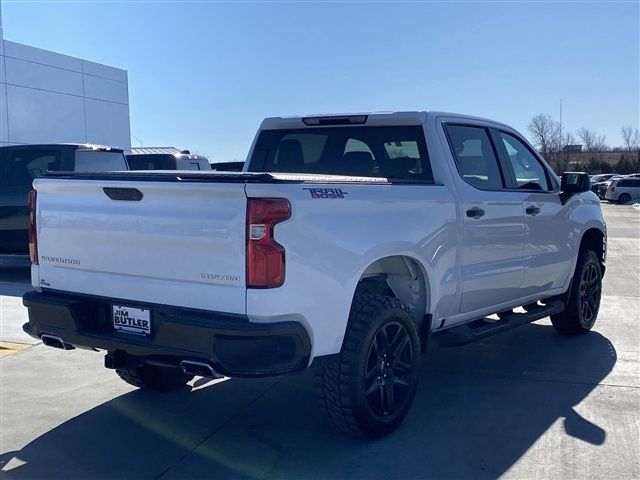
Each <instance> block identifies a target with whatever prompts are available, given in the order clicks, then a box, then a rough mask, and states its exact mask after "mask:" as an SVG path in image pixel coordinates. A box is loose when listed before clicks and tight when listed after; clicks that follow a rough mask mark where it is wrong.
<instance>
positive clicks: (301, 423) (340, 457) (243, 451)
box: [0, 204, 640, 480]
mask: <svg viewBox="0 0 640 480" xmlns="http://www.w3.org/2000/svg"><path fill="white" fill-rule="evenodd" d="M603 209H604V211H605V217H606V219H607V222H608V231H609V258H608V262H607V274H606V276H605V285H604V297H603V299H602V306H601V310H600V315H599V318H598V321H597V323H596V326H595V328H594V331H593V332H591V333H590V334H588V335H584V336H580V337H562V336H559V335H557V334H556V333H555V332H554V330H553V328H552V327H551V325H550V322H549V321H548V320H547V319H545V320H542V321H539V322H535V323H533V324H531V325H527V326H523V327H521V328H519V329H516V330H512V331H510V332H507V333H504V334H501V335H498V336H495V337H492V338H489V339H487V340H485V341H483V342H478V343H475V344H472V345H468V346H465V347H459V348H454V349H440V348H438V347H437V345H433V344H432V345H431V346H430V348H429V352H428V353H427V355H426V356H425V357H424V360H423V369H422V373H421V380H420V386H419V391H418V395H417V397H416V401H415V403H414V405H413V408H412V410H411V412H410V414H409V416H408V417H407V419H406V420H405V422H404V424H403V425H402V426H401V428H400V429H399V430H398V431H397V432H395V433H394V434H392V435H391V436H389V437H387V438H384V439H381V440H378V441H362V440H356V439H351V438H348V437H345V436H342V435H340V434H338V433H334V432H333V431H332V430H331V429H330V428H328V427H327V425H326V424H325V422H324V421H323V419H322V418H321V415H320V413H319V409H318V408H317V406H316V403H315V396H314V392H313V372H312V371H308V372H305V373H303V374H299V375H295V376H290V377H282V378H275V379H262V380H238V379H231V380H228V379H227V380H218V381H211V382H207V381H204V380H202V379H196V380H195V381H194V382H193V383H194V386H193V387H194V388H193V389H192V390H191V391H189V389H184V391H179V392H173V393H168V394H153V393H149V392H143V391H139V390H136V389H134V388H133V387H130V386H128V385H127V384H125V383H124V382H122V381H120V380H119V379H118V378H117V377H116V376H115V374H114V373H113V372H112V371H109V370H106V369H104V368H103V367H102V355H101V354H99V353H93V352H87V351H80V350H74V351H72V352H64V351H57V350H54V349H49V348H46V347H43V346H42V345H36V346H34V347H32V348H29V349H27V350H24V351H21V352H19V353H16V354H14V355H11V356H9V357H5V358H3V359H2V360H0V379H1V382H2V383H1V388H0V422H1V426H2V429H1V433H0V466H1V469H2V477H3V478H7V479H14V478H15V479H23V478H24V479H33V478H145V479H163V480H166V479H179V478H254V479H257V478H322V479H324V478H495V477H498V476H503V477H506V478H527V479H529V478H545V479H546V478H575V479H584V478H616V479H618V478H640V453H639V452H640V411H639V408H640V407H639V405H640V324H639V322H640V277H639V273H640V256H639V252H640V212H639V211H638V210H635V209H633V208H632V207H631V206H619V205H610V204H603ZM3 288H4V290H3V292H2V297H0V298H1V299H2V310H1V311H0V314H1V315H2V317H1V323H2V330H1V332H0V334H1V338H2V339H3V340H11V341H25V337H24V336H21V335H20V333H21V332H20V331H19V329H18V328H16V326H17V325H18V324H20V325H21V323H22V321H23V319H24V309H22V307H20V302H19V300H20V299H19V294H20V288H21V287H20V286H19V285H16V284H12V285H11V286H6V285H5V286H4V287H3ZM5 335H7V337H6V338H5ZM19 338H21V339H22V340H19ZM26 338H27V339H29V338H30V337H26Z"/></svg>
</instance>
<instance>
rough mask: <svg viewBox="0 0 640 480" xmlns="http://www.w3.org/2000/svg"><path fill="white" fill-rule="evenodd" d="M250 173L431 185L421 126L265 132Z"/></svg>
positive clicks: (254, 155)
mask: <svg viewBox="0 0 640 480" xmlns="http://www.w3.org/2000/svg"><path fill="white" fill-rule="evenodd" d="M248 171H251V172H279V173H308V174H325V175H346V176H358V177H381V178H388V179H390V180H392V181H393V180H398V181H405V182H416V183H433V174H432V171H431V164H430V163H429V157H428V154H427V148H426V144H425V140H424V132H423V130H422V127H421V126H388V127H387V126H371V127H366V126H358V127H353V126H348V127H340V126H332V127H310V128H300V129H282V130H263V131H262V132H260V134H259V137H258V140H257V142H256V147H255V149H254V152H253V155H252V158H251V159H250V163H249V168H248Z"/></svg>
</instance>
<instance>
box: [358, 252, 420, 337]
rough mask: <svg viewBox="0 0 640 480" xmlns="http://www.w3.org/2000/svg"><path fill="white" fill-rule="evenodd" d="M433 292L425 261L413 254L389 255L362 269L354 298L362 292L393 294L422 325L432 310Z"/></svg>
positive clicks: (418, 323)
mask: <svg viewBox="0 0 640 480" xmlns="http://www.w3.org/2000/svg"><path fill="white" fill-rule="evenodd" d="M430 291H431V289H430V284H429V276H428V274H427V272H426V269H425V268H424V265H423V264H422V262H420V261H419V260H418V259H417V258H415V257H413V256H411V255H406V254H398V255H387V256H384V257H380V258H378V259H376V260H374V261H371V262H370V263H369V265H368V266H367V267H366V268H365V269H364V270H363V271H362V273H361V274H360V276H359V279H358V282H357V284H356V287H355V289H354V292H353V296H352V300H351V301H352V303H353V298H355V296H356V295H358V294H360V293H374V294H381V295H382V294H386V295H389V293H391V294H392V296H394V297H396V298H397V299H398V300H400V301H401V302H402V303H403V304H404V305H405V306H406V307H407V308H408V309H409V311H410V312H411V314H412V315H413V317H414V319H415V321H416V323H417V325H418V328H420V327H421V326H422V323H423V321H424V318H425V315H426V313H427V312H428V311H429V309H430V299H431V295H430Z"/></svg>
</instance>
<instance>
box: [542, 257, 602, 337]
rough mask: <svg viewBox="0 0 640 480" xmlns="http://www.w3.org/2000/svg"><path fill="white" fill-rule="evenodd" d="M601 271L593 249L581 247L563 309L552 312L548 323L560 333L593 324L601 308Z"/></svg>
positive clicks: (586, 330) (575, 331)
mask: <svg viewBox="0 0 640 480" xmlns="http://www.w3.org/2000/svg"><path fill="white" fill-rule="evenodd" d="M601 295H602V270H601V268H600V259H599V258H598V255H597V254H596V253H595V252H594V251H593V250H580V253H579V254H578V261H577V263H576V270H575V272H574V274H573V280H572V282H571V290H570V291H569V295H568V296H567V305H566V307H565V309H564V310H563V311H562V312H561V313H559V314H557V315H551V323H552V324H553V326H554V327H555V329H556V330H557V331H558V332H560V333H565V334H579V333H586V332H588V331H589V330H591V328H592V327H593V324H594V323H595V321H596V318H597V316H598V310H599V309H600V297H601Z"/></svg>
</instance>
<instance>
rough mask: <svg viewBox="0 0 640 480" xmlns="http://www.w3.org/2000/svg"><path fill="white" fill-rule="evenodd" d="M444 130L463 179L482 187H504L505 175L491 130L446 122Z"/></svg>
mask: <svg viewBox="0 0 640 480" xmlns="http://www.w3.org/2000/svg"><path fill="white" fill-rule="evenodd" d="M445 130H446V132H447V137H448V139H449V144H450V147H451V152H452V154H453V157H454V159H455V161H456V166H457V168H458V172H459V173H460V175H461V176H462V178H463V179H464V181H465V182H467V183H468V184H469V185H472V186H473V187H475V188H478V189H480V190H501V189H502V188H503V187H504V184H503V179H502V174H501V172H500V167H499V165H498V158H497V156H496V153H495V151H494V149H493V145H492V143H491V139H490V137H489V132H488V130H487V129H486V128H484V127H476V126H470V125H446V126H445Z"/></svg>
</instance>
